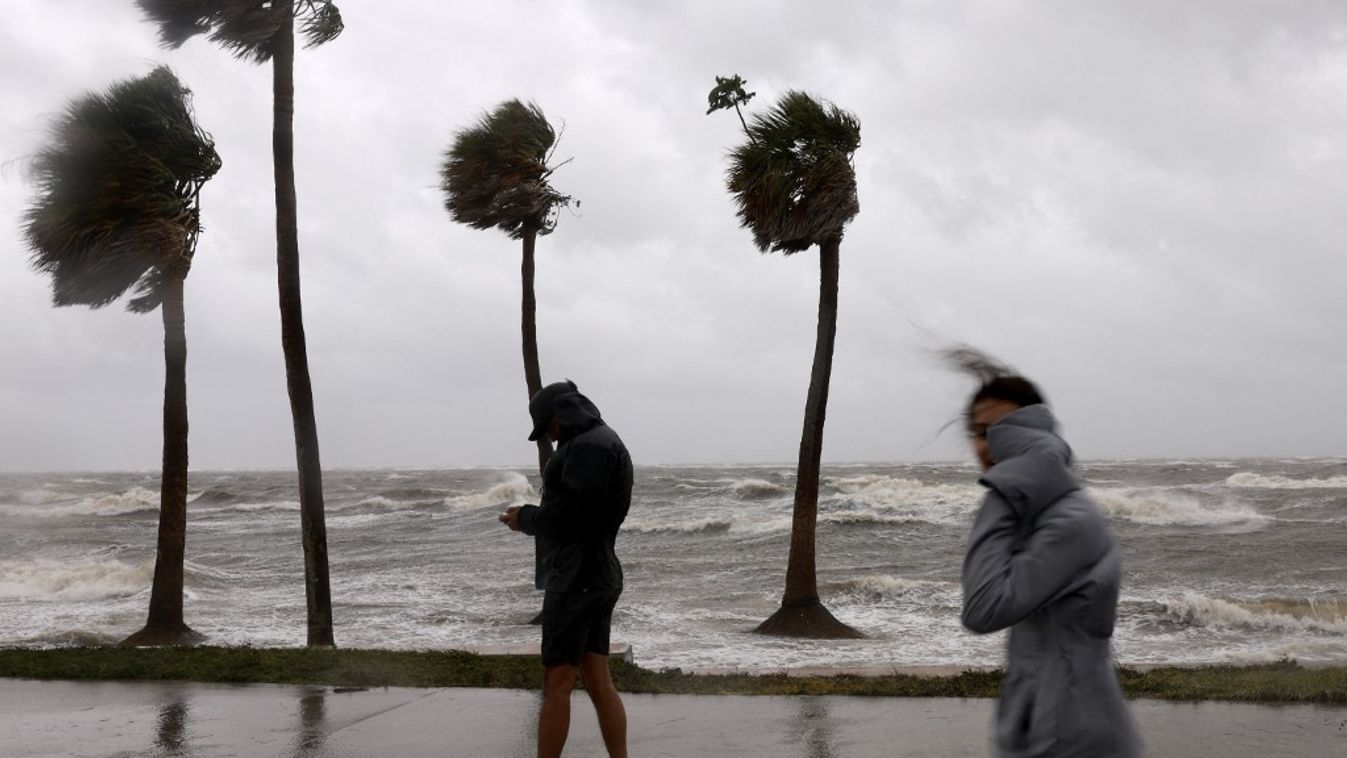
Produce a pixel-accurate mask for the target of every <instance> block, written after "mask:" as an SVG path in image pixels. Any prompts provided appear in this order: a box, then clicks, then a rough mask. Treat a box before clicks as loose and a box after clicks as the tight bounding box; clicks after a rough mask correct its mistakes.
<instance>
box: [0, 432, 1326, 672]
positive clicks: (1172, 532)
mask: <svg viewBox="0 0 1347 758" xmlns="http://www.w3.org/2000/svg"><path fill="white" fill-rule="evenodd" d="M1079 473H1080V474H1081V476H1082V477H1083V478H1084V480H1085V481H1086V483H1087V485H1088V487H1089V488H1090V490H1091V491H1092V493H1093V494H1094V496H1095V498H1096V499H1097V501H1098V503H1099V505H1100V507H1101V509H1102V510H1103V511H1104V513H1105V514H1106V516H1107V517H1108V520H1109V522H1110V524H1111V526H1112V528H1113V530H1114V533H1115V534H1116V535H1117V538H1118V540H1119V542H1120V544H1121V548H1122V554H1123V590H1122V600H1121V603H1120V608H1119V617H1118V627H1117V633H1116V635H1115V637H1114V646H1115V651H1116V653H1117V656H1118V658H1119V659H1120V660H1121V661H1123V662H1125V663H1138V664H1150V663H1208V662H1233V663H1249V662H1257V661H1273V660H1278V659H1281V658H1284V657H1285V658H1294V659H1297V660H1300V661H1302V662H1306V663H1325V662H1336V663H1344V662H1347V539H1345V538H1347V459H1343V458H1332V459H1289V460H1276V459H1260V460H1229V461H1215V460H1196V461H1185V460H1174V461H1092V462H1087V463H1084V464H1081V465H1080V466H1079ZM976 477H977V472H976V469H975V468H974V467H973V466H972V465H971V464H943V463H932V464H910V465H909V464H904V465H883V464H865V465H832V466H825V467H824V471H823V484H822V491H821V494H820V505H819V522H820V523H819V532H818V574H819V584H820V587H819V589H820V592H821V594H822V596H823V599H824V602H825V604H826V605H827V606H828V607H829V608H830V609H831V610H832V611H833V613H834V614H835V615H836V616H837V617H838V618H840V619H842V620H843V621H845V622H847V623H849V624H851V625H852V626H855V627H857V628H859V629H860V630H862V631H863V632H865V633H866V634H867V635H868V639H864V640H843V641H799V640H782V639H776V638H766V637H761V636H758V635H754V634H751V633H750V632H749V630H750V629H751V628H752V627H753V626H755V625H756V624H757V623H758V622H759V621H761V620H763V619H764V618H766V617H767V616H768V615H770V614H771V613H772V611H773V610H774V609H775V608H776V607H777V605H778V603H779V600H780V596H781V590H782V588H783V582H784V575H785V563H786V551H787V546H788V543H789V533H790V516H791V513H790V511H791V498H792V492H793V485H794V470H793V467H791V466H786V465H781V466H770V465H768V466H762V465H754V466H668V467H666V466H638V467H637V471H636V491H635V493H634V498H633V503H632V508H631V513H630V515H629V517H628V519H627V522H626V525H625V526H624V529H623V531H622V534H621V536H620V538H619V540H618V554H619V556H620V557H621V558H622V560H623V564H624V567H625V571H626V584H627V586H626V590H625V592H624V593H623V596H622V599H621V601H620V602H619V604H618V608H617V612H616V614H615V617H614V631H613V637H614V640H615V641H622V642H627V643H630V644H631V645H632V649H633V652H634V655H635V658H636V661H637V662H638V663H640V664H641V665H643V666H647V667H653V668H665V667H679V668H683V669H707V668H725V667H729V668H749V669H753V668H757V669H762V668H778V667H785V666H838V667H888V666H913V665H944V664H970V665H995V664H998V663H1000V662H1001V660H1002V656H1003V649H1004V644H1005V639H1004V635H1003V634H992V635H986V636H979V635H974V634H971V633H968V632H966V631H964V630H963V629H962V628H961V627H960V625H959V617H958V614H959V603H960V590H959V584H958V581H959V568H960V562H961V560H962V556H963V552H962V551H963V546H964V541H965V539H966V536H967V533H968V529H969V527H970V526H971V524H972V520H973V517H974V514H975V513H976V510H977V507H978V504H979V502H980V499H981V496H982V490H981V488H980V487H979V486H977V484H976V483H975V481H976ZM324 485H325V491H326V499H327V527H328V543H329V550H330V556H331V571H332V599H333V607H334V621H335V625H336V639H337V644H338V645H339V646H342V647H378V648H397V649H448V648H463V647H469V648H472V647H481V646H495V645H526V644H530V643H536V640H537V638H538V628H537V627H534V626H529V625H528V623H527V622H528V620H529V619H530V618H531V617H532V616H533V615H534V614H535V613H536V611H537V610H538V608H539V607H540V606H541V593H538V592H537V591H535V590H534V589H533V575H532V572H533V551H532V541H531V540H530V539H529V538H527V537H523V536H522V535H518V534H514V533H511V532H509V531H507V530H506V529H505V528H504V527H503V526H501V525H500V524H498V523H497V522H496V515H497V514H498V513H499V512H500V511H501V510H502V509H503V508H504V507H505V506H507V505H512V504H522V503H528V502H536V498H537V495H536V485H537V477H536V474H535V473H531V472H528V471H527V470H526V469H523V468H520V469H464V470H415V471H413V470H390V469H383V470H329V471H326V472H325V473H324ZM190 497H191V500H190V503H189V505H188V511H189V521H188V531H187V557H188V560H187V578H186V593H187V595H186V618H187V622H188V624H190V625H191V626H192V627H194V628H195V629H196V630H197V631H200V632H203V633H205V634H206V635H208V636H209V642H211V643H213V644H222V645H253V646H299V645H302V644H304V634H305V632H304V589H303V562H302V556H301V548H300V541H299V505H298V502H297V495H296V478H295V474H294V472H291V471H236V472H210V471H197V472H193V473H192V477H191V496H190ZM157 508H158V474H157V473H156V472H140V473H70V474H53V473H44V474H0V518H3V520H4V528H3V530H0V645H2V646H35V647H37V646H43V647H45V646H63V645H87V644H104V643H112V642H116V641H118V640H119V639H121V638H122V637H125V636H126V635H127V634H129V633H131V632H133V631H135V630H136V629H138V628H139V627H140V625H141V624H142V623H143V622H144V614H145V610H146V607H147V604H148V599H149V586H150V578H151V574H152V571H153V565H154V553H155V544H154V543H155V530H156V524H157Z"/></svg>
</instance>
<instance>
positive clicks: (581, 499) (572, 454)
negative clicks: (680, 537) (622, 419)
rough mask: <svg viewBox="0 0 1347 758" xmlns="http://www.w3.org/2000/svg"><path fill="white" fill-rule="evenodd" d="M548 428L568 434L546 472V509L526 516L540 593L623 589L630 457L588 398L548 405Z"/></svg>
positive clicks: (522, 521)
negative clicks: (622, 536)
mask: <svg viewBox="0 0 1347 758" xmlns="http://www.w3.org/2000/svg"><path fill="white" fill-rule="evenodd" d="M545 400H546V405H547V406H548V407H546V408H542V409H540V413H541V414H542V418H543V420H544V423H545V422H546V420H547V419H549V418H556V420H557V423H558V424H559V425H560V427H561V438H560V439H559V440H558V445H557V450H556V452H555V453H553V454H552V458H551V459H550V460H548V462H547V469H546V470H545V471H544V472H543V489H542V498H541V500H542V502H540V503H539V504H538V505H537V506H532V505H526V506H524V507H523V508H521V509H520V511H519V526H520V529H521V530H522V531H523V532H524V533H525V534H531V535H533V537H534V546H535V551H536V552H535V556H536V576H535V584H536V585H537V587H538V589H540V590H550V591H554V592H579V591H584V590H591V589H602V590H620V589H622V564H621V562H619V561H618V559H617V552H616V549H615V548H616V542H617V532H618V529H619V528H620V527H621V526H622V522H623V521H624V520H625V519H626V518H627V510H628V509H629V508H630V507H631V486H632V466H631V456H630V455H629V454H628V453H627V448H626V446H625V445H623V444H622V439H621V438H619V437H618V436H617V432H615V431H613V429H612V427H609V426H608V425H607V424H605V423H604V422H603V418H602V417H601V416H600V415H599V409H598V408H597V407H596V406H595V405H594V403H592V402H590V400H589V398H587V397H585V396H584V395H582V394H580V393H579V392H578V391H574V385H571V387H570V391H565V392H562V393H561V394H559V395H555V396H548V397H546V398H545Z"/></svg>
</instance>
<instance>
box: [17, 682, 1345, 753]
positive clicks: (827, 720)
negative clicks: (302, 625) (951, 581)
mask: <svg viewBox="0 0 1347 758" xmlns="http://www.w3.org/2000/svg"><path fill="white" fill-rule="evenodd" d="M537 697H538V696H537V693H534V692H522V691H515V690H481V689H437V690H420V689H391V688H390V689H375V690H363V691H343V690H342V689H341V688H335V689H334V688H332V687H301V686H290V685H257V684H252V685H222V684H192V683H178V682H162V683H161V682H90V683H83V682H37V681H27V680H16V679H0V754H3V755H4V756H7V757H8V756H13V757H14V758H46V757H48V756H51V757H53V758H54V757H55V756H61V757H62V758H72V757H73V758H85V757H88V758H94V757H95V756H96V757H97V758H107V757H109V756H114V757H115V758H133V757H135V758H139V757H141V756H146V757H155V758H158V757H165V758H166V757H168V756H193V757H194V758H225V756H238V757H240V758H253V757H254V756H256V757H258V758H269V757H271V756H276V757H277V758H280V757H282V756H284V757H286V758H299V757H301V756H302V757H305V758H381V757H382V756H396V757H397V758H420V757H421V756H454V757H455V758H476V757H477V756H482V757H483V758H516V757H518V758H526V757H528V756H532V755H533V740H534V731H533V722H534V717H535V711H536V708H537ZM623 698H624V700H625V702H626V705H627V711H628V714H629V719H630V722H631V727H630V731H631V738H630V739H631V741H630V746H631V754H632V755H633V756H642V757H643V758H655V757H657V756H750V757H751V756H772V757H773V758H775V757H776V756H789V757H795V758H872V757H874V758H878V757H879V756H885V757H886V758H893V757H908V756H910V757H911V758H918V757H920V758H939V757H943V756H960V757H961V756H977V757H981V756H987V755H989V751H988V742H987V741H988V735H989V732H990V726H991V724H990V720H991V715H992V708H993V705H994V703H993V701H991V700H954V699H934V698H933V699H921V698H857V697H853V698H844V697H743V696H728V697H713V696H701V695H630V694H628V695H624V696H623ZM1133 712H1134V713H1135V714H1136V717H1137V720H1138V722H1139V724H1140V727H1141V732H1142V735H1143V736H1144V738H1145V740H1146V744H1147V756H1149V757H1150V758H1168V757H1169V756H1173V757H1174V758H1200V757H1201V756H1221V757H1222V758H1242V757H1244V756H1248V758H1255V757H1257V758H1281V757H1282V756H1285V757H1287V758H1290V757H1291V756H1295V757H1296V758H1301V757H1306V758H1317V757H1319V756H1325V757H1326V756H1343V755H1347V708H1344V707H1328V706H1305V705H1298V706H1263V705H1237V704H1230V703H1195V704H1189V703H1165V702H1159V701H1153V700H1151V701H1145V700H1143V701H1137V702H1135V703H1134V704H1133ZM566 754H567V755H568V756H577V757H578V756H601V755H603V748H602V742H601V741H600V739H599V734H598V727H597V725H596V723H595V720H594V713H593V710H592V709H591V708H590V707H589V703H588V700H587V699H585V696H584V694H583V693H577V694H576V699H575V701H574V705H573V707H572V726H571V738H570V741H569V743H568V745H567V750H566Z"/></svg>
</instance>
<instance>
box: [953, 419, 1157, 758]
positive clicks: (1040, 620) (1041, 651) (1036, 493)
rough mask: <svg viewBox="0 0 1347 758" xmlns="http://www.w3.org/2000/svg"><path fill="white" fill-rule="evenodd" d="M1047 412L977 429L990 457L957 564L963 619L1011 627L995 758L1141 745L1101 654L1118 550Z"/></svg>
mask: <svg viewBox="0 0 1347 758" xmlns="http://www.w3.org/2000/svg"><path fill="white" fill-rule="evenodd" d="M1055 427H1056V423H1055V421H1054V420H1053V417H1052V413H1051V412H1050V411H1049V410H1048V408H1047V406H1044V405H1031V406H1028V407H1025V408H1021V409H1019V410H1017V411H1014V412H1013V413H1010V414H1008V415H1007V416H1005V417H1004V418H1002V419H1001V420H1000V421H998V422H997V423H995V424H993V425H992V426H991V427H990V428H989V429H988V430H987V441H988V443H989V445H990V449H991V455H992V460H994V461H996V465H994V466H992V468H991V469H989V470H988V471H987V473H986V474H985V475H984V476H983V477H982V479H980V480H979V481H980V483H981V484H982V485H984V486H985V487H987V488H988V489H989V491H988V493H987V498H986V500H985V501H984V502H983V504H982V509H981V510H980V511H979V513H978V516H977V522H976V523H975V524H974V526H973V533H972V536H971V537H970V538H969V541H968V555H967V556H966V557H965V559H964V566H963V598H964V599H963V624H964V626H966V627H968V628H969V629H970V630H972V631H974V632H978V633H986V632H994V631H997V630H999V629H1004V628H1006V627H1010V644H1009V661H1008V664H1007V666H1006V679H1005V685H1004V687H1003V689H1002V691H1001V700H1000V702H999V703H998V705H997V712H996V744H997V747H998V748H999V752H1000V755H1001V756H1002V758H1031V757H1032V758H1037V757H1040V756H1044V757H1046V756H1051V758H1077V757H1079V758H1134V757H1135V756H1139V755H1140V754H1141V744H1140V740H1139V739H1138V737H1137V734H1136V730H1135V727H1134V726H1133V723H1132V719H1131V715H1130V714H1129V713H1128V709H1127V703H1126V700H1124V698H1123V694H1122V688H1121V687H1120V686H1119V684H1118V675H1117V672H1116V671H1115V669H1114V665H1113V661H1112V656H1111V652H1110V647H1109V646H1110V640H1111V638H1112V636H1113V623H1114V620H1115V617H1116V614H1117V606H1118V589H1119V583H1120V576H1119V575H1120V565H1119V560H1118V546H1117V543H1116V542H1115V541H1114V539H1113V535H1112V534H1111V533H1110V532H1109V529H1108V525H1107V523H1106V522H1105V520H1104V517H1103V516H1102V515H1101V514H1100V513H1099V510H1098V509H1097V508H1096V507H1095V505H1094V503H1093V502H1092V501H1091V500H1090V498H1089V496H1087V495H1086V493H1085V492H1084V490H1083V489H1082V488H1081V485H1080V482H1079V481H1078V480H1077V479H1076V477H1075V475H1074V474H1073V473H1072V471H1071V468H1070V466H1071V448H1070V447H1068V446H1067V444H1066V442H1065V441H1063V440H1062V438H1061V437H1059V436H1057V434H1056V432H1055Z"/></svg>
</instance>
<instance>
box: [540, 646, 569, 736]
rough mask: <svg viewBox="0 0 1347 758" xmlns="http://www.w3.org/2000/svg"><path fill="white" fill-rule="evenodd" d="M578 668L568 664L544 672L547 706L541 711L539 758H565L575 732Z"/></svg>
mask: <svg viewBox="0 0 1347 758" xmlns="http://www.w3.org/2000/svg"><path fill="white" fill-rule="evenodd" d="M575 673H576V667H575V666H570V665H567V664H561V665H557V666H547V667H545V668H544V669H543V706H542V708H541V709H540V710H539V711H538V758H561V750H562V748H564V747H566V735H567V734H568V733H569V732H570V730H571V690H572V689H574V687H575Z"/></svg>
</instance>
